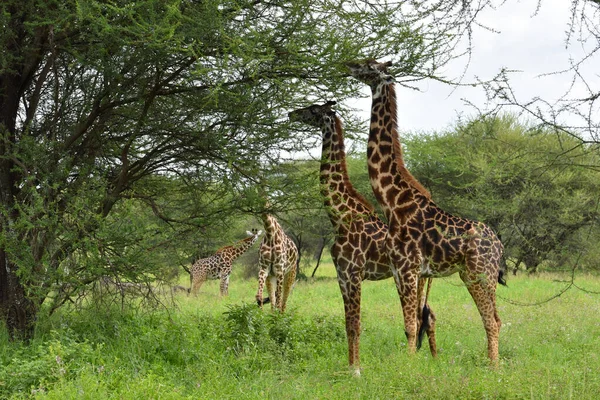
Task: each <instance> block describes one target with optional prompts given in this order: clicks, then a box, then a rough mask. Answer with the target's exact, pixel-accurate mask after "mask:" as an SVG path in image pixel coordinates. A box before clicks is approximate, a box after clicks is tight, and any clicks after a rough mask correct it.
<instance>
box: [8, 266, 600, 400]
mask: <svg viewBox="0 0 600 400" xmlns="http://www.w3.org/2000/svg"><path fill="white" fill-rule="evenodd" d="M561 279H563V277H561V276H558V275H541V276H538V277H535V278H527V277H516V278H512V279H510V280H509V287H508V288H504V287H500V288H499V289H498V294H499V295H500V296H501V297H503V298H507V299H512V300H516V301H519V302H537V301H540V300H543V299H545V298H547V297H549V296H551V295H552V294H555V293H557V292H558V291H559V290H560V288H562V287H563V286H564V283H561V282H559V280H561ZM577 283H578V284H579V285H581V286H583V287H585V288H587V289H590V290H593V291H596V292H599V291H600V279H599V278H598V277H594V276H591V275H589V276H587V275H586V276H579V277H578V278H577ZM255 290H256V282H255V281H244V280H242V278H241V275H236V276H233V277H232V279H231V284H230V296H229V297H228V298H226V299H220V298H219V296H218V292H219V290H218V283H217V282H216V281H212V282H208V283H207V284H205V285H204V286H203V287H202V290H201V292H200V294H199V296H198V297H197V298H194V297H188V296H186V295H180V296H179V297H178V298H177V300H178V308H177V309H175V310H170V311H168V312H167V311H160V312H145V311H144V310H137V311H136V312H133V311H132V312H129V313H126V314H125V315H123V314H121V313H118V312H112V313H109V312H102V313H101V312H98V311H95V312H91V311H90V312H86V313H84V314H70V313H67V312H63V313H62V314H61V315H57V316H56V317H53V318H52V319H51V320H50V321H47V322H46V323H44V324H43V325H42V328H41V329H40V330H39V332H38V334H37V337H36V339H35V340H34V341H33V342H32V343H31V344H30V345H29V346H23V345H21V344H14V343H10V342H8V341H7V338H6V335H5V333H4V332H2V333H0V398H9V399H21V398H32V397H33V398H40V399H41V398H43V399H98V398H105V399H140V398H148V399H188V398H189V399H191V398H194V399H198V398H200V399H229V398H231V399H259V398H260V399H264V398H272V399H281V398H286V399H317V398H327V399H348V398H350V399H364V398H373V399H376V398H382V399H388V398H400V397H409V398H442V399H443V398H448V399H450V398H452V399H456V398H461V399H464V398H477V399H480V398H510V399H513V398H534V399H538V398H543V399H552V398H556V399H565V398H577V399H592V398H596V396H597V393H598V392H600V374H599V373H598V371H600V351H599V350H598V349H600V318H599V316H600V295H598V294H589V293H585V292H583V291H579V290H569V291H568V292H566V293H565V294H563V295H562V296H561V297H559V298H558V299H556V300H553V301H551V302H548V303H544V304H541V305H538V306H530V307H525V306H517V305H514V304H512V303H510V302H509V301H507V300H499V309H500V316H501V318H502V320H503V323H504V325H503V329H502V331H501V335H500V357H501V362H500V367H499V368H498V369H497V370H492V369H490V368H489V367H488V366H487V365H488V364H487V359H486V345H485V335H484V331H483V327H482V324H481V320H480V317H479V315H478V313H477V310H476V308H475V306H474V304H473V302H472V300H471V299H470V297H469V295H468V293H467V291H466V289H465V288H464V287H461V283H460V280H459V279H458V278H457V277H452V278H447V279H438V280H436V281H434V288H433V290H432V297H431V305H432V307H433V308H434V310H435V313H436V316H437V332H438V333H437V339H438V347H439V348H440V356H439V358H438V359H437V360H432V359H431V357H430V355H429V353H428V349H427V348H426V347H425V348H424V349H423V350H422V351H421V352H419V353H418V354H417V355H416V356H412V357H411V356H409V355H407V354H406V351H405V338H404V333H403V329H402V316H401V311H400V306H399V301H398V297H397V294H396V290H395V287H394V284H393V282H392V281H391V280H388V281H383V282H366V283H365V285H364V288H363V333H362V336H361V340H362V341H361V364H362V368H363V370H362V376H361V377H360V378H358V379H357V378H353V377H352V376H351V375H350V373H349V372H348V369H347V366H346V362H347V361H346V357H347V349H346V338H345V332H344V322H343V307H342V301H341V296H340V294H339V289H338V286H337V282H336V280H335V271H334V270H333V268H332V266H331V265H326V266H324V267H321V268H320V270H319V272H318V278H317V279H314V280H310V281H302V282H298V283H297V284H296V287H295V288H294V291H293V293H292V295H291V297H290V301H289V306H290V309H289V312H288V313H286V314H285V315H278V314H273V313H271V312H269V311H267V310H265V311H262V312H261V311H259V310H258V309H257V308H256V307H255V306H254V304H252V301H253V298H254V294H255Z"/></svg>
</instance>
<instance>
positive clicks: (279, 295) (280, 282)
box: [275, 268, 284, 312]
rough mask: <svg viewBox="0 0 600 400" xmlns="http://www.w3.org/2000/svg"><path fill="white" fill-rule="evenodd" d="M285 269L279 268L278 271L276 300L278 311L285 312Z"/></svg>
mask: <svg viewBox="0 0 600 400" xmlns="http://www.w3.org/2000/svg"><path fill="white" fill-rule="evenodd" d="M283 276H284V275H283V268H279V269H278V271H277V283H276V289H275V298H276V299H277V309H278V310H279V311H280V312H283V309H282V308H283V307H282V304H283Z"/></svg>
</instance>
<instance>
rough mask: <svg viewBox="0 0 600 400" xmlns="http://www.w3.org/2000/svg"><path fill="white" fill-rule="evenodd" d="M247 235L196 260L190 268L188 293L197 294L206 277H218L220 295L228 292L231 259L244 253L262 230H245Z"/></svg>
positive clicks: (225, 294) (231, 266)
mask: <svg viewBox="0 0 600 400" xmlns="http://www.w3.org/2000/svg"><path fill="white" fill-rule="evenodd" d="M246 233H247V234H248V237H247V238H246V239H243V240H240V241H238V242H237V243H235V244H233V245H231V246H225V247H222V248H220V249H219V250H217V252H216V253H215V254H213V255H212V256H210V257H207V258H202V259H200V260H197V261H196V262H195V263H194V264H193V265H192V268H190V279H191V281H192V284H191V288H190V293H192V294H193V295H194V296H197V295H198V290H200V286H202V284H203V283H204V282H206V280H208V279H220V281H221V283H220V293H221V296H227V295H228V294H229V276H230V275H231V270H232V268H233V260H235V259H236V258H238V257H239V256H241V255H242V254H243V253H245V252H246V251H247V250H248V249H249V248H250V247H251V246H252V245H253V244H254V243H256V241H257V240H258V237H259V236H260V234H261V233H262V231H258V232H257V231H256V229H253V230H252V232H250V231H246Z"/></svg>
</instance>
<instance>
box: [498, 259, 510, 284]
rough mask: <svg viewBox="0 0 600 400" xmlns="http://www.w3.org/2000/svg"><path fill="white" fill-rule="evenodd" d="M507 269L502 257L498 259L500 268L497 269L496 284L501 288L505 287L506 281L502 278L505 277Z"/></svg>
mask: <svg viewBox="0 0 600 400" xmlns="http://www.w3.org/2000/svg"><path fill="white" fill-rule="evenodd" d="M507 268H508V267H507V265H506V260H505V259H504V256H502V258H501V259H500V268H498V283H499V284H501V285H503V286H507V285H506V279H505V278H504V275H506V270H507Z"/></svg>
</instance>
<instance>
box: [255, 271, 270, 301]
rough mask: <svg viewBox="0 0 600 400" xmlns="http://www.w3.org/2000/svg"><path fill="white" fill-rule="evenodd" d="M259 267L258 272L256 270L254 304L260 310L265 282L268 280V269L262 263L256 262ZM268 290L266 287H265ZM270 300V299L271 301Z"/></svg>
mask: <svg viewBox="0 0 600 400" xmlns="http://www.w3.org/2000/svg"><path fill="white" fill-rule="evenodd" d="M258 265H259V270H258V292H257V293H256V302H257V303H258V306H259V307H260V308H262V307H263V302H264V299H263V290H264V287H265V282H266V281H267V279H268V267H267V266H266V265H265V264H264V262H262V260H259V262H258ZM267 289H268V287H267ZM271 300H272V299H271Z"/></svg>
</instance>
